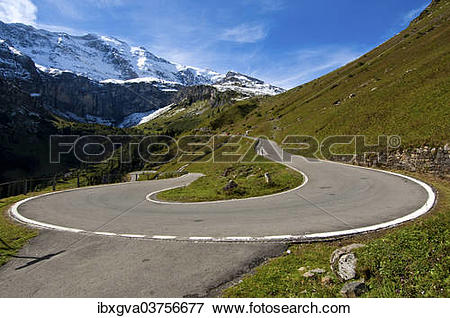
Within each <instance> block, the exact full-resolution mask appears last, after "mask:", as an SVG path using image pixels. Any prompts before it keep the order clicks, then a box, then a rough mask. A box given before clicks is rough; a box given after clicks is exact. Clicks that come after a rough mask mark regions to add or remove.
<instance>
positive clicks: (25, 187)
mask: <svg viewBox="0 0 450 318" xmlns="http://www.w3.org/2000/svg"><path fill="white" fill-rule="evenodd" d="M27 193H28V189H27V179H25V181H24V183H23V194H27Z"/></svg>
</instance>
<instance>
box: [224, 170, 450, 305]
mask: <svg viewBox="0 0 450 318" xmlns="http://www.w3.org/2000/svg"><path fill="white" fill-rule="evenodd" d="M412 176H414V177H417V178H421V179H422V180H424V181H426V182H428V183H430V184H432V185H433V186H434V187H435V188H436V189H437V190H438V191H439V202H438V204H437V206H436V207H435V208H434V210H433V212H432V213H431V214H429V215H427V216H425V217H423V218H421V219H419V220H416V221H414V222H412V223H408V224H407V225H403V226H402V227H400V228H398V229H392V230H387V231H383V232H380V233H375V234H370V235H366V236H359V237H355V238H351V239H346V240H341V241H337V242H330V243H313V244H302V245H296V246H292V247H291V248H290V250H291V251H292V253H291V254H290V255H287V254H286V255H283V256H281V257H279V258H275V259H272V260H270V261H269V262H268V263H266V264H264V265H262V266H260V267H258V268H257V269H256V270H255V274H254V275H248V276H246V277H245V278H244V279H243V281H242V283H240V284H238V285H236V286H234V287H231V288H229V289H228V290H225V292H224V296H226V297H339V296H340V295H339V291H340V289H341V288H342V286H343V283H342V282H339V280H338V279H337V278H336V276H335V275H334V274H333V273H331V270H330V266H329V259H330V255H331V253H332V251H333V250H334V249H336V248H339V247H340V246H344V245H347V244H351V243H356V242H357V243H364V244H366V247H364V248H362V249H359V250H357V251H356V254H357V256H358V258H359V260H358V271H359V272H360V276H361V277H364V278H365V279H366V283H367V284H368V286H369V288H370V290H369V292H368V293H367V294H365V296H366V297H449V296H450V278H449V275H448V273H449V272H450V259H449V256H448V251H449V249H450V182H449V181H442V180H435V179H432V178H431V177H425V176H423V175H418V174H412ZM300 267H307V268H308V269H313V268H323V269H325V270H327V273H325V274H321V275H317V276H316V277H314V278H305V277H303V276H302V274H303V273H304V272H301V271H299V270H298V269H299V268H300ZM325 275H329V276H330V277H331V279H332V283H331V284H329V285H326V284H322V283H321V278H322V277H323V276H325Z"/></svg>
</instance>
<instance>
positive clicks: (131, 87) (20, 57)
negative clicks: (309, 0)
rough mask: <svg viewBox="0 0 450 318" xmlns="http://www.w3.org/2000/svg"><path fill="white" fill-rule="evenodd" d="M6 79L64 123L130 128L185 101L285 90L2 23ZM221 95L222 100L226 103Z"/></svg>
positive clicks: (111, 42) (0, 50)
mask: <svg viewBox="0 0 450 318" xmlns="http://www.w3.org/2000/svg"><path fill="white" fill-rule="evenodd" d="M0 78H3V79H6V80H8V81H12V82H14V83H16V84H17V85H18V87H20V88H21V89H22V90H23V91H24V92H28V94H30V96H33V97H35V98H39V99H40V102H41V104H42V105H43V106H44V107H45V108H47V109H48V110H49V111H51V112H52V113H53V114H56V115H58V116H61V117H65V118H67V119H69V120H74V121H80V122H85V123H99V124H104V125H113V126H120V127H128V126H132V125H136V124H139V123H142V122H145V120H147V119H148V120H151V119H152V118H153V117H152V116H154V115H151V114H153V113H155V114H158V112H157V111H158V110H159V109H161V108H164V107H165V106H167V105H170V104H173V103H175V104H177V103H178V102H181V101H182V100H186V99H187V100H190V101H192V102H194V101H196V100H202V99H208V100H210V104H211V106H213V105H215V104H216V102H215V101H214V100H215V99H216V98H217V100H220V101H221V102H222V103H223V102H224V101H227V102H231V101H232V100H233V99H237V98H246V97H251V96H255V95H275V94H278V93H281V92H283V91H284V90H283V89H281V88H278V87H275V86H272V85H270V84H266V83H264V82H263V81H261V80H258V79H256V78H252V77H249V76H247V75H244V74H240V73H237V72H228V73H227V74H220V73H217V72H214V71H212V70H207V69H199V68H195V67H191V66H182V65H179V64H176V63H172V62H169V61H167V60H165V59H163V58H160V57H157V56H155V55H153V54H152V53H150V52H149V51H148V50H146V49H145V48H144V47H133V46H129V45H128V44H127V43H126V42H124V41H121V40H118V39H115V38H111V37H106V36H97V35H93V34H88V35H84V36H72V35H69V34H67V33H62V32H50V31H46V30H40V29H35V28H33V27H31V26H27V25H23V24H5V23H2V22H0ZM219 95H220V97H219Z"/></svg>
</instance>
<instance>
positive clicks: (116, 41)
mask: <svg viewBox="0 0 450 318" xmlns="http://www.w3.org/2000/svg"><path fill="white" fill-rule="evenodd" d="M100 38H101V39H102V40H103V41H105V42H109V43H113V44H115V45H122V42H120V41H119V40H117V39H114V38H110V37H108V36H104V35H102V36H101V37H100Z"/></svg>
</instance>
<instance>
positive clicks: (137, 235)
mask: <svg viewBox="0 0 450 318" xmlns="http://www.w3.org/2000/svg"><path fill="white" fill-rule="evenodd" d="M119 236H122V237H129V238H144V237H145V235H142V234H119Z"/></svg>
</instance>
